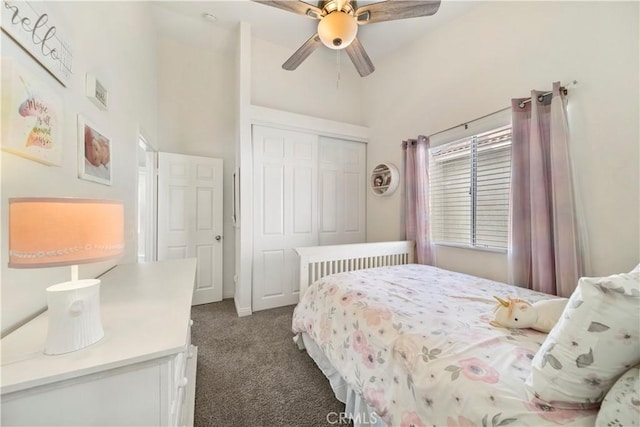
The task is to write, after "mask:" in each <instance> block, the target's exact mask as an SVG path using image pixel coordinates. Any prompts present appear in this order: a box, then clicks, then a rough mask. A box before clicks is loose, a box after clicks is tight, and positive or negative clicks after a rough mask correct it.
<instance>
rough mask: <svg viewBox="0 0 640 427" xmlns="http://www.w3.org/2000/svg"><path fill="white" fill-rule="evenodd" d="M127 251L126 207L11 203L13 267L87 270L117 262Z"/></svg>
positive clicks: (86, 202) (68, 201)
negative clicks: (93, 265)
mask: <svg viewBox="0 0 640 427" xmlns="http://www.w3.org/2000/svg"><path fill="white" fill-rule="evenodd" d="M123 249H124V206H123V204H122V202H119V201H110V200H92V199H73V198H12V199H9V267H13V268H38V267H55V266H64V265H75V264H84V263H89V262H96V261H103V260H107V259H112V258H117V257H119V256H120V255H121V254H122V252H123Z"/></svg>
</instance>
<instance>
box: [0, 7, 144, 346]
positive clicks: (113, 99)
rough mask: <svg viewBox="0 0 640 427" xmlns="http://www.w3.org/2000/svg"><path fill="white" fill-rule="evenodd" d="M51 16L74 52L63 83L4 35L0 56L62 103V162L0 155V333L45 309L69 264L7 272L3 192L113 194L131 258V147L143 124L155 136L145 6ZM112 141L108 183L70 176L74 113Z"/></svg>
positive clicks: (97, 267) (98, 267) (58, 10)
mask: <svg viewBox="0 0 640 427" xmlns="http://www.w3.org/2000/svg"><path fill="white" fill-rule="evenodd" d="M47 7H48V9H49V12H50V13H51V16H52V18H53V17H55V19H56V21H55V22H57V23H58V25H59V28H60V30H61V31H63V32H64V34H65V35H66V37H67V38H68V40H69V42H70V44H71V47H72V51H73V75H72V78H71V81H70V83H69V85H68V87H66V88H64V87H63V86H62V85H60V84H59V83H58V82H57V81H55V80H54V79H53V78H52V77H51V76H50V75H49V74H48V73H47V72H46V71H45V70H44V69H43V68H42V67H41V66H40V65H38V64H37V63H36V62H35V61H34V60H33V59H32V58H31V57H29V56H28V55H27V54H26V53H25V52H24V51H23V50H22V49H21V48H20V47H18V46H17V45H16V44H15V43H14V42H13V41H12V40H11V39H9V38H8V37H7V36H6V35H5V34H4V33H2V35H1V36H0V37H1V46H2V55H3V56H5V57H9V58H11V59H12V60H13V61H15V62H18V63H19V64H21V65H22V66H23V67H25V68H26V69H27V70H28V71H30V72H31V73H32V74H33V75H34V76H35V77H36V78H38V79H40V80H41V81H42V82H44V83H45V84H46V85H47V86H48V87H49V88H50V89H51V90H52V91H54V92H55V93H57V94H58V95H59V96H60V97H61V98H62V100H63V105H64V114H65V117H64V123H63V131H62V132H63V133H62V154H63V160H62V166H61V167H50V166H44V165H41V164H39V163H36V162H33V161H30V160H26V159H23V158H21V157H18V156H15V155H13V154H8V153H5V152H2V153H1V154H0V156H1V162H2V184H1V187H2V192H1V199H2V229H1V231H0V235H1V236H2V301H1V307H2V333H3V334H4V333H6V332H7V331H9V330H11V329H13V328H14V327H15V326H17V325H19V324H20V323H22V322H24V321H25V320H27V319H29V318H30V317H31V316H33V315H34V314H36V313H37V312H39V311H41V310H43V309H44V308H45V307H46V295H45V288H46V287H47V286H49V285H52V284H55V283H58V282H61V281H66V280H69V278H70V275H69V274H70V273H69V268H68V267H64V268H63V267H60V268H46V269H30V270H26V269H24V270H23V269H8V268H7V266H6V260H7V253H8V252H7V237H6V236H7V233H6V230H7V206H8V203H7V201H8V199H9V198H10V197H24V196H64V197H69V196H72V197H90V198H108V199H119V200H123V201H124V203H125V240H126V247H125V256H124V258H123V259H122V260H120V261H119V262H135V261H136V198H137V193H136V192H137V189H136V185H135V183H136V182H137V169H136V150H137V146H138V132H139V129H142V130H143V132H144V134H145V135H146V137H147V138H148V139H149V140H150V142H151V143H154V142H155V139H156V136H157V133H156V125H157V122H156V121H157V117H156V87H157V78H156V52H157V50H156V43H155V32H154V31H155V30H154V27H153V23H152V22H151V20H150V18H149V5H148V3H138V2H130V3H119V4H118V6H117V7H114V6H113V4H112V3H109V2H90V3H89V2H85V3H78V2H47ZM87 72H92V73H94V74H96V75H97V76H98V77H99V79H100V81H101V82H102V83H103V84H104V85H105V87H106V88H107V90H108V91H109V110H108V111H106V112H103V111H101V110H98V108H97V107H96V106H94V105H93V104H92V103H91V102H90V101H89V99H88V98H86V97H85V95H84V91H85V87H84V85H85V75H86V73H87ZM78 113H81V114H83V115H84V116H86V117H87V118H88V119H90V120H91V121H92V122H94V123H95V125H96V126H97V127H99V128H100V129H101V130H103V131H104V132H105V133H106V134H108V135H109V136H110V137H111V138H112V155H111V165H112V177H113V184H112V185H111V186H104V185H101V184H95V183H91V182H88V181H83V180H79V179H78V178H77V142H76V141H77V139H76V134H77V130H76V126H77V125H76V123H77V114H78ZM113 264H114V262H110V263H96V264H88V265H83V266H81V268H80V275H81V277H95V276H97V275H98V274H100V273H101V272H103V271H105V270H106V269H107V268H109V267H110V266H112V265H113Z"/></svg>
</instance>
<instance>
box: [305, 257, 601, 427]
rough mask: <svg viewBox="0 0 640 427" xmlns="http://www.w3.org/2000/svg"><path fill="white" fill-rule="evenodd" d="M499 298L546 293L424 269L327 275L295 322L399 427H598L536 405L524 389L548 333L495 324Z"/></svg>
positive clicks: (583, 416)
mask: <svg viewBox="0 0 640 427" xmlns="http://www.w3.org/2000/svg"><path fill="white" fill-rule="evenodd" d="M493 295H497V296H500V297H508V296H514V297H520V298H523V299H526V300H528V301H530V302H535V301H539V300H541V299H546V298H550V297H549V296H547V295H544V294H541V293H537V292H533V291H530V290H527V289H522V288H517V287H513V286H509V285H505V284H502V283H497V282H492V281H489V280H485V279H480V278H477V277H473V276H468V275H464V274H460V273H455V272H451V271H446V270H442V269H439V268H435V267H430V266H424V265H415V264H410V265H404V266H393V267H380V268H372V269H368V270H360V271H353V272H349V273H340V274H335V275H332V276H327V277H324V278H322V279H320V280H318V281H317V282H315V283H314V284H313V285H312V286H310V287H309V289H308V290H307V292H306V293H305V295H304V296H303V298H302V299H301V300H300V303H299V304H298V306H297V307H296V309H295V312H294V315H293V331H294V333H300V332H306V333H307V334H308V335H309V336H310V337H311V338H312V339H313V340H314V341H315V342H316V344H318V346H319V347H320V348H321V349H322V351H323V352H324V353H325V355H326V356H327V358H328V359H329V360H330V362H331V363H332V364H333V366H334V367H335V368H336V369H337V370H338V372H339V373H340V374H341V375H342V376H343V378H345V380H346V382H347V383H348V384H349V385H350V386H351V388H352V389H354V390H355V391H356V392H357V393H359V394H360V395H361V396H363V397H364V399H365V400H366V402H367V404H368V405H369V406H370V407H371V408H373V409H374V410H375V412H376V414H377V415H379V416H380V417H381V418H382V419H383V420H384V421H385V422H386V423H387V424H388V425H391V426H428V425H429V426H432V425H436V426H492V427H497V426H506V425H510V426H540V425H555V424H563V425H565V424H566V425H593V424H594V422H595V415H596V412H595V411H593V410H591V411H588V410H560V409H555V408H550V407H548V406H546V405H544V403H542V402H540V401H536V399H535V398H534V399H533V400H529V399H528V397H527V392H526V390H525V386H524V382H525V379H526V377H527V376H528V374H529V369H530V365H531V359H532V358H533V356H534V354H535V353H536V352H537V351H538V349H539V348H540V346H541V344H542V342H543V341H544V339H545V337H546V335H545V334H543V333H540V332H536V331H534V330H531V329H502V328H495V327H493V326H491V325H490V324H489V321H490V320H491V319H492V309H493V307H494V306H495V303H494V302H493V301H495V300H493V297H492V296H493Z"/></svg>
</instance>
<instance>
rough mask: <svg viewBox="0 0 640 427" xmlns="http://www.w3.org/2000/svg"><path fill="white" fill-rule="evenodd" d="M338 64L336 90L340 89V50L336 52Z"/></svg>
mask: <svg viewBox="0 0 640 427" xmlns="http://www.w3.org/2000/svg"><path fill="white" fill-rule="evenodd" d="M336 64H337V69H338V75H337V76H336V89H340V50H336Z"/></svg>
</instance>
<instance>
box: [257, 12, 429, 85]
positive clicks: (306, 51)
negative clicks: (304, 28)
mask: <svg viewBox="0 0 640 427" xmlns="http://www.w3.org/2000/svg"><path fill="white" fill-rule="evenodd" d="M253 1H255V2H257V3H262V4H265V5H267V6H273V7H277V8H279V9H283V10H287V11H289V12H293V13H297V14H298V15H304V16H306V17H308V18H311V19H317V20H319V21H320V22H319V23H318V31H317V33H316V34H314V35H313V36H311V38H310V39H309V40H307V41H306V42H305V43H304V44H303V45H302V46H300V48H299V49H298V50H296V51H295V53H294V54H293V55H291V57H290V58H289V59H287V60H286V61H285V63H284V64H282V68H284V69H285V70H290V71H291V70H295V69H296V68H298V66H299V65H300V64H301V63H302V61H304V60H305V59H307V57H308V56H309V55H311V53H313V51H314V50H316V48H317V47H318V46H320V45H321V44H324V45H325V46H327V47H328V48H330V49H345V50H346V51H347V55H349V58H350V59H351V62H353V65H355V67H356V69H357V70H358V73H359V74H360V76H362V77H365V76H368V75H369V74H371V73H373V71H374V70H375V67H374V66H373V63H372V62H371V59H370V58H369V55H367V52H366V51H365V50H364V47H362V44H361V43H360V41H359V40H358V37H357V33H358V25H366V24H374V23H376V22H384V21H393V20H396V19H406V18H414V17H418V16H430V15H433V14H434V13H436V12H437V11H438V8H439V7H440V0H426V1H418V0H386V1H381V2H377V3H372V4H367V5H365V6H362V7H357V5H356V1H350V0H320V1H319V2H318V6H317V7H316V6H312V5H310V4H308V3H306V2H304V1H302V0H253Z"/></svg>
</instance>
